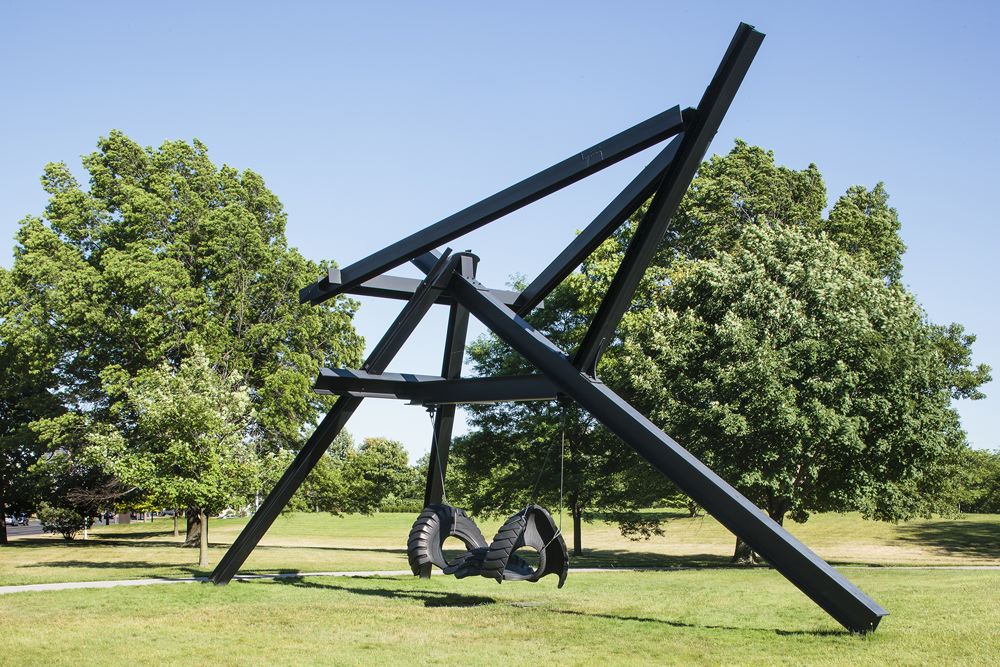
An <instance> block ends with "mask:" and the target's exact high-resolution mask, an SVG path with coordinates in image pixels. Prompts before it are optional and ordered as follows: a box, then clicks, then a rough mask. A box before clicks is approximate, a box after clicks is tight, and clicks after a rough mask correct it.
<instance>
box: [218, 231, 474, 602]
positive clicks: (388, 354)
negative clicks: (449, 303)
mask: <svg viewBox="0 0 1000 667" xmlns="http://www.w3.org/2000/svg"><path fill="white" fill-rule="evenodd" d="M455 259H457V258H452V257H451V256H450V251H446V252H445V253H444V254H443V255H442V256H441V257H439V258H437V259H436V261H435V263H434V265H433V267H432V268H431V269H430V271H429V272H428V275H427V278H426V279H424V281H423V282H422V283H421V284H420V286H419V287H418V288H417V291H416V292H414V294H413V298H412V299H410V300H409V301H407V302H406V305H404V306H403V309H402V311H400V313H399V315H398V316H397V317H396V319H395V321H393V323H392V324H391V325H390V326H389V330H388V331H387V332H386V333H385V335H384V336H383V337H382V339H381V340H380V341H379V342H378V344H376V346H375V349H374V350H372V352H371V354H370V355H368V359H367V360H366V361H365V364H364V366H363V367H362V368H363V369H364V370H366V371H368V372H370V373H381V372H382V371H384V370H385V369H386V367H387V366H388V365H389V362H391V361H392V359H393V357H395V356H396V353H397V352H399V349H400V348H401V347H402V346H403V343H405V342H406V339H407V338H409V336H410V334H411V333H412V332H413V329H414V328H416V326H417V324H418V323H419V322H420V320H421V319H423V317H424V315H426V314H427V311H428V310H430V307H431V306H432V305H433V304H434V302H435V301H436V300H437V298H438V297H439V296H440V295H441V292H442V290H443V288H444V286H445V284H446V279H447V278H448V277H449V276H450V275H451V273H453V265H454V261H455ZM362 400H363V399H360V398H355V397H353V396H341V397H340V398H338V399H337V402H336V403H335V404H334V406H333V409H332V410H330V412H329V413H327V415H326V417H324V418H323V421H322V422H320V424H319V426H318V427H317V428H316V430H315V431H314V432H313V434H312V436H310V438H309V440H308V441H307V442H306V444H305V446H304V447H303V448H302V449H301V450H300V451H299V453H298V455H296V457H295V459H294V460H293V461H292V463H291V465H290V466H288V469H287V470H285V473H284V474H283V475H282V476H281V479H280V480H278V483H277V484H276V485H275V487H274V488H273V489H272V490H271V493H269V494H268V496H267V498H266V499H265V500H264V503H263V504H262V505H261V506H260V508H259V509H258V510H257V512H256V513H254V515H253V517H251V518H250V521H249V522H248V523H247V525H246V526H245V527H244V528H243V530H242V531H241V532H240V534H239V535H238V536H237V538H236V541H234V542H233V544H232V546H230V547H229V550H228V551H226V553H225V555H224V556H223V557H222V560H220V561H219V564H218V565H217V566H216V568H215V570H214V571H213V572H212V576H211V577H210V578H211V581H212V582H213V583H215V584H228V583H229V581H230V580H231V579H232V578H233V576H234V575H235V574H236V573H237V572H238V571H239V569H240V567H242V566H243V563H245V562H246V559H247V558H248V557H249V556H250V552H251V551H253V549H254V547H256V546H257V543H258V542H260V539H261V538H262V537H264V533H266V532H267V529H268V528H270V527H271V524H272V523H274V520H275V519H277V518H278V515H279V514H280V513H281V510H283V509H284V508H285V505H287V504H288V501H289V500H291V498H292V496H293V495H294V494H295V492H296V491H297V490H298V488H299V487H300V486H301V485H302V482H304V481H305V479H306V476H308V475H309V472H310V471H311V470H312V469H313V468H314V467H315V466H316V464H317V463H318V462H319V460H320V458H321V457H322V456H323V454H325V453H326V450H327V449H328V448H329V447H330V444H331V443H332V442H333V440H334V438H336V437H337V434H338V433H340V431H341V430H342V429H343V428H344V425H345V424H347V420H348V419H350V418H351V415H352V414H354V411H355V410H357V408H358V406H359V405H361V401H362Z"/></svg>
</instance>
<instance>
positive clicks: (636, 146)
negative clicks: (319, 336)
mask: <svg viewBox="0 0 1000 667" xmlns="http://www.w3.org/2000/svg"><path fill="white" fill-rule="evenodd" d="M683 129H684V118H683V116H682V114H681V110H680V107H674V108H672V109H668V110H666V111H664V112H662V113H659V114H657V115H655V116H653V117H652V118H649V119H647V120H644V121H642V122H641V123H639V124H638V125H635V126H633V127H631V128H629V129H627V130H625V131H624V132H620V133H618V134H616V135H615V136H613V137H611V138H609V139H606V140H604V141H602V142H601V143H599V144H596V145H594V146H591V147H590V148H588V149H586V150H584V151H583V152H581V153H577V154H575V155H573V156H571V157H568V158H566V159H565V160H563V161H562V162H559V163H558V164H555V165H553V166H551V167H549V168H548V169H545V170H543V171H540V172H538V173H537V174H535V175H534V176H529V177H528V178H526V179H524V180H523V181H521V182H520V183H516V184H514V185H512V186H510V187H509V188H506V189H505V190H501V191H500V192H498V193H496V194H494V195H491V196H489V197H487V198H486V199H483V200H482V201H480V202H478V203H476V204H473V205H472V206H469V207H467V208H465V209H463V210H461V211H459V212H458V213H455V214H453V215H450V216H448V217H447V218H445V219H443V220H440V221H439V222H436V223H434V224H433V225H430V226H429V227H426V228H424V229H422V230H420V231H419V232H415V233H414V234H411V235H410V236H407V237H406V238H404V239H402V240H399V241H396V242H395V243H393V244H392V245H389V246H386V247H385V248H383V249H382V250H379V251H378V252H375V253H373V254H371V255H369V256H368V257H365V258H364V259H362V260H359V261H357V262H355V263H354V264H351V265H350V266H348V267H345V268H344V269H341V271H340V279H341V282H340V284H339V285H331V284H330V281H329V279H328V278H327V277H326V276H324V277H323V278H321V279H320V280H319V281H318V282H317V283H316V285H315V286H310V287H307V288H304V289H303V290H302V292H300V297H299V298H300V300H302V301H303V302H305V301H311V302H312V303H321V302H322V301H325V300H326V299H329V298H332V297H334V296H336V295H338V294H340V293H342V292H344V291H345V290H347V289H350V288H351V287H354V286H355V285H359V284H361V283H363V282H364V281H366V280H370V279H371V278H374V277H375V276H378V275H381V274H383V273H385V272H386V271H388V270H390V269H392V268H394V267H396V266H399V265H400V264H403V263H405V262H407V261H409V260H411V259H413V258H414V257H416V256H417V255H420V254H421V253H424V252H427V251H428V250H432V249H433V248H436V247H438V246H440V245H442V244H444V243H447V242H448V241H451V240H452V239H456V238H458V237H459V236H462V235H463V234H467V233H469V232H471V231H472V230H474V229H478V228H479V227H482V226H483V225H485V224H487V223H489V222H492V221H494V220H496V219H497V218H501V217H503V216H505V215H507V214H508V213H511V212H513V211H516V210H517V209H519V208H521V207H523V206H527V205H528V204H530V203H531V202H533V201H537V200H539V199H541V198H542V197H545V196H546V195H550V194H552V193H553V192H556V191H557V190H560V189H562V188H564V187H566V186H567V185H571V184H573V183H575V182H577V181H579V180H580V179H582V178H585V177H587V176H590V175H591V174H594V173H596V172H598V171H600V170H602V169H605V168H607V167H610V166H611V165H613V164H616V163H618V162H620V161H622V160H624V159H625V158H627V157H630V156H632V155H635V154H636V153H638V152H640V151H642V150H645V149H646V148H649V147H650V146H654V145H656V144H658V143H660V142H661V141H663V140H665V139H668V138H670V137H672V136H674V135H675V134H678V133H679V132H681V131H682V130H683ZM307 290H308V293H307Z"/></svg>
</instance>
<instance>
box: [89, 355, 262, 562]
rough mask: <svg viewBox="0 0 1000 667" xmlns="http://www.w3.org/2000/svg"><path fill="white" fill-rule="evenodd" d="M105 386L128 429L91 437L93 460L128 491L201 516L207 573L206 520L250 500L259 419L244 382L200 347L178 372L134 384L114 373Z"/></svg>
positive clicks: (157, 373)
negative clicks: (253, 430) (252, 428)
mask: <svg viewBox="0 0 1000 667" xmlns="http://www.w3.org/2000/svg"><path fill="white" fill-rule="evenodd" d="M105 382H106V391H107V392H108V393H109V394H110V395H113V396H120V397H121V399H122V400H121V401H118V402H116V404H115V410H116V411H117V412H119V413H121V419H120V421H121V422H122V423H126V424H128V426H127V427H126V428H125V429H123V430H105V431H104V432H103V433H100V432H99V433H95V434H93V435H91V436H90V440H91V442H92V443H93V445H92V447H91V453H92V454H93V455H94V457H95V459H96V460H100V461H104V462H106V465H107V466H108V468H109V470H110V471H111V472H113V473H114V475H115V477H116V478H117V479H119V480H121V481H122V482H123V483H124V484H127V485H133V486H135V487H138V488H141V489H144V490H145V492H146V493H147V494H148V495H149V496H150V497H151V498H154V499H163V500H164V501H166V502H161V504H163V505H172V506H175V507H176V506H180V507H185V508H188V509H189V510H191V511H193V512H195V513H197V515H198V518H199V528H200V531H199V533H200V534H199V558H198V562H199V566H200V567H207V566H208V515H209V514H210V513H218V512H220V511H221V510H222V509H224V508H225V507H227V506H230V505H233V504H241V503H243V502H244V501H245V500H246V498H247V496H248V495H250V494H251V493H252V490H251V488H250V481H251V472H252V468H253V464H254V461H253V458H254V454H253V451H252V448H251V446H250V444H249V441H248V438H247V432H248V428H249V425H250V422H251V420H252V417H253V413H252V412H251V411H250V409H249V406H250V396H249V393H248V392H247V391H246V389H241V388H240V387H241V385H242V379H241V378H240V377H239V376H238V375H237V374H232V375H229V376H224V375H223V374H222V373H220V372H219V370H218V369H216V368H213V366H212V365H211V363H210V362H209V360H208V358H207V357H206V356H205V353H204V352H203V351H202V350H201V349H200V348H199V347H195V350H194V354H193V355H192V356H191V357H190V358H188V359H185V360H183V361H182V362H181V364H180V366H179V368H174V367H173V366H171V364H170V363H168V362H164V363H163V364H162V365H161V366H160V367H159V368H156V369H145V370H141V371H139V373H138V374H137V375H136V376H135V377H134V378H129V377H127V376H126V375H124V374H118V375H115V374H112V373H108V374H106V376H105Z"/></svg>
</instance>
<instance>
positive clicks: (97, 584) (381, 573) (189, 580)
mask: <svg viewBox="0 0 1000 667" xmlns="http://www.w3.org/2000/svg"><path fill="white" fill-rule="evenodd" d="M698 569H709V568H698V567H686V566H677V567H578V568H570V573H571V574H572V573H587V572H673V571H680V570H698ZM710 569H717V568H710ZM838 569H852V570H858V569H865V570H868V569H870V570H1000V565H936V566H935V565H886V566H880V565H841V566H840V567H839V568H838ZM434 574H435V575H440V574H441V573H440V572H437V571H435V572H434ZM403 576H412V573H411V572H410V571H409V570H362V571H356V572H285V573H282V574H238V575H236V576H235V577H233V579H234V580H236V581H253V580H255V579H295V578H299V577H403ZM207 581H208V577H178V578H176V579H166V578H159V579H119V580H115V581H65V582H56V583H50V584H22V585H20V586H0V595H7V594H9V593H28V592H33V591H64V590H70V589H74V588H118V587H120V586H154V585H158V584H196V583H204V582H207Z"/></svg>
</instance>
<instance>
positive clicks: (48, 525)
mask: <svg viewBox="0 0 1000 667" xmlns="http://www.w3.org/2000/svg"><path fill="white" fill-rule="evenodd" d="M38 520H39V521H41V523H42V530H43V531H45V532H46V533H59V534H60V535H62V536H63V538H64V539H67V540H72V539H73V538H75V537H76V534H77V533H78V532H80V530H81V529H82V528H83V522H84V518H83V515H82V514H80V513H79V512H77V511H76V510H73V509H70V508H68V507H52V506H51V505H47V504H45V503H42V504H41V505H40V506H39V508H38Z"/></svg>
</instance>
